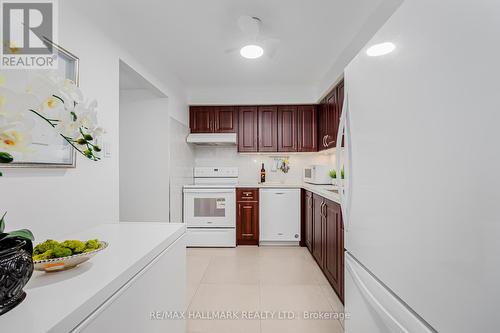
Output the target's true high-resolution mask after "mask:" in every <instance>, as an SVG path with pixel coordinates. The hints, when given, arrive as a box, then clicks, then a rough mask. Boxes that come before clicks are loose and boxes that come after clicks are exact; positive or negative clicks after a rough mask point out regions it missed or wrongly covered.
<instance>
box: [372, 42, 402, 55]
mask: <svg viewBox="0 0 500 333" xmlns="http://www.w3.org/2000/svg"><path fill="white" fill-rule="evenodd" d="M395 48H396V45H394V44H393V43H391V42H386V43H380V44H375V45H373V46H370V47H369V48H368V50H366V54H367V55H368V56H370V57H378V56H382V55H384V54H388V53H391V52H392V51H394V49H395Z"/></svg>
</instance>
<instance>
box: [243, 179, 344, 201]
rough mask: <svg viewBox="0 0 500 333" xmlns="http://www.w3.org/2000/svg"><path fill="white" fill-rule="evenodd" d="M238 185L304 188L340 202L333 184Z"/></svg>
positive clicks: (245, 185) (270, 183)
mask: <svg viewBox="0 0 500 333" xmlns="http://www.w3.org/2000/svg"><path fill="white" fill-rule="evenodd" d="M236 187H247V188H302V189H304V190H307V191H311V192H313V193H315V194H317V195H320V196H322V197H324V198H326V199H328V200H331V201H334V202H337V203H340V195H339V194H338V193H335V192H332V191H331V190H334V189H335V188H334V186H333V185H314V184H309V183H304V182H302V183H278V182H266V183H264V184H261V183H241V184H238V185H236Z"/></svg>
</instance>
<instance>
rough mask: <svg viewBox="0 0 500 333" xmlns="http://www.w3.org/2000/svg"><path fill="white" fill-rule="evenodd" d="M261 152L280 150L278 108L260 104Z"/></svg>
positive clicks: (259, 135)
mask: <svg viewBox="0 0 500 333" xmlns="http://www.w3.org/2000/svg"><path fill="white" fill-rule="evenodd" d="M258 128H259V130H258V132H259V134H258V137H259V152H276V151H278V108H277V107H276V106H259V126H258Z"/></svg>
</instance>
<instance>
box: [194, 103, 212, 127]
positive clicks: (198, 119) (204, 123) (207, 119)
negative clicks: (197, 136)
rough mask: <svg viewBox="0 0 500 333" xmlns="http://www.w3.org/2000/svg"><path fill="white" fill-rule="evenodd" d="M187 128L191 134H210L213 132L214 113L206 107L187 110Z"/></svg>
mask: <svg viewBox="0 0 500 333" xmlns="http://www.w3.org/2000/svg"><path fill="white" fill-rule="evenodd" d="M189 127H190V128H191V133H211V132H213V131H214V112H213V110H212V109H211V108H210V107H208V106H191V107H190V108H189Z"/></svg>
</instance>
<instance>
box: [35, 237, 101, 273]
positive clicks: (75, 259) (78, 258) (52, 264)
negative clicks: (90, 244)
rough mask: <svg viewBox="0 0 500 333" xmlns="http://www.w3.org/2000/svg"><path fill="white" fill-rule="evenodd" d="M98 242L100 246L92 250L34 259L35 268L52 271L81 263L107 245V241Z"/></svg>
mask: <svg viewBox="0 0 500 333" xmlns="http://www.w3.org/2000/svg"><path fill="white" fill-rule="evenodd" d="M99 243H100V244H101V246H99V248H98V249H97V250H94V251H90V252H85V253H79V254H74V255H72V256H68V257H62V258H54V259H44V260H36V261H35V260H34V261H33V264H34V265H35V270H37V271H45V272H54V271H60V270H65V269H70V268H73V267H76V266H78V265H80V264H81V263H83V262H85V261H87V260H89V259H90V258H92V257H93V256H95V255H96V254H97V253H98V252H100V251H102V250H104V249H105V248H107V247H108V243H106V242H104V241H99Z"/></svg>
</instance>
